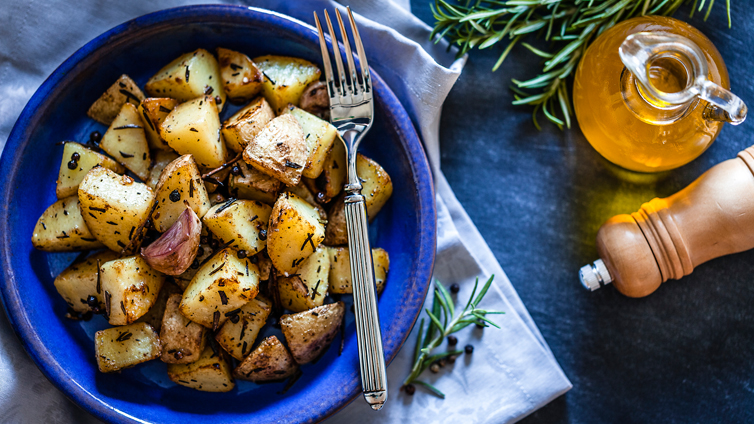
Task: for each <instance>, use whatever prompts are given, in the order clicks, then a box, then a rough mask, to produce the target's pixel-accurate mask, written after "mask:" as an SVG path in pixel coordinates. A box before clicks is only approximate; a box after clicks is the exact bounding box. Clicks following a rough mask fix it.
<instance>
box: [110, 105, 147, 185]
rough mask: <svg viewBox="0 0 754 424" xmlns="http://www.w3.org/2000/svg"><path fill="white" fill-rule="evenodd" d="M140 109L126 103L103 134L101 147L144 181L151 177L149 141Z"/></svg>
mask: <svg viewBox="0 0 754 424" xmlns="http://www.w3.org/2000/svg"><path fill="white" fill-rule="evenodd" d="M141 121H142V118H141V116H140V115H139V110H138V109H136V106H134V105H132V104H131V103H126V104H124V105H123V108H122V109H121V110H120V113H119V114H118V116H116V117H115V120H114V121H113V123H112V124H110V128H108V129H107V132H106V133H105V135H103V136H102V141H101V142H100V147H102V150H104V151H106V152H107V153H108V154H109V155H110V156H112V157H113V158H115V160H117V161H118V162H120V163H122V164H123V165H124V166H125V167H126V168H128V170H129V171H131V172H133V173H134V174H136V175H137V176H138V177H139V178H141V179H142V181H145V180H146V179H147V178H149V166H150V165H151V164H152V158H151V156H150V155H149V143H147V136H146V134H145V133H144V124H143V123H142V122H141Z"/></svg>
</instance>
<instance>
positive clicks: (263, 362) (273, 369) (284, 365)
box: [233, 336, 298, 383]
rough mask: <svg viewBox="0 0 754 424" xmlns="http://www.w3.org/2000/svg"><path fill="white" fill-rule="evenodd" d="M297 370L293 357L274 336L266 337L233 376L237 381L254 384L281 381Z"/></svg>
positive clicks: (234, 371)
mask: <svg viewBox="0 0 754 424" xmlns="http://www.w3.org/2000/svg"><path fill="white" fill-rule="evenodd" d="M297 369H298V364H296V361H295V360H294V359H293V355H291V353H290V352H288V349H286V348H285V346H283V344H282V343H280V340H278V338H277V337H275V336H270V337H267V338H266V339H264V340H263V341H262V343H260V344H259V346H257V348H256V349H254V351H252V352H251V354H249V356H247V357H246V359H244V360H243V362H241V363H240V364H238V366H237V367H236V369H234V370H233V376H234V377H235V378H237V379H239V380H249V381H253V382H255V383H262V382H266V381H276V380H282V379H284V378H288V377H290V376H292V375H293V374H294V373H295V372H296V370H297Z"/></svg>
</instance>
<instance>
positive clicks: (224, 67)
mask: <svg viewBox="0 0 754 424" xmlns="http://www.w3.org/2000/svg"><path fill="white" fill-rule="evenodd" d="M217 61H218V62H220V78H221V79H222V82H223V90H225V94H227V95H228V100H230V101H231V102H233V103H243V102H246V101H248V100H249V99H251V98H252V97H254V96H256V95H257V94H259V92H260V91H262V81H264V76H263V75H262V72H260V71H259V69H257V65H255V64H254V62H252V61H251V59H249V56H246V55H245V54H243V53H239V52H236V51H233V50H228V49H223V48H222V47H218V48H217Z"/></svg>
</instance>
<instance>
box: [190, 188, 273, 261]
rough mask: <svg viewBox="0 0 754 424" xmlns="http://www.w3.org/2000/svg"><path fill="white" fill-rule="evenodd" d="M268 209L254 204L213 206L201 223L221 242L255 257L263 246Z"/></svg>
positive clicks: (233, 202) (235, 203)
mask: <svg viewBox="0 0 754 424" xmlns="http://www.w3.org/2000/svg"><path fill="white" fill-rule="evenodd" d="M270 212H272V208H271V207H270V206H269V205H265V204H264V203H262V202H259V201H256V200H235V201H232V200H229V201H228V202H225V203H220V204H217V205H215V206H213V207H212V208H211V209H210V210H209V211H208V212H207V214H206V215H204V218H203V219H202V222H203V223H204V225H206V226H207V229H209V230H210V231H212V234H214V235H216V236H217V237H219V238H220V239H221V240H222V241H223V242H230V241H231V240H233V244H231V246H232V247H233V248H234V249H236V250H239V251H240V250H243V251H245V252H246V254H247V255H249V256H251V255H255V254H256V253H257V252H259V251H261V250H263V249H264V248H265V247H266V246H267V236H266V233H267V223H268V222H269V220H270Z"/></svg>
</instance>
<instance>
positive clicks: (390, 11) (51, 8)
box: [0, 0, 571, 424]
mask: <svg viewBox="0 0 754 424" xmlns="http://www.w3.org/2000/svg"><path fill="white" fill-rule="evenodd" d="M192 3H194V2H191V1H181V0H166V1H149V0H130V1H128V2H116V1H108V2H102V1H100V0H79V1H76V2H75V6H74V4H72V3H69V2H67V1H64V0H48V1H45V2H44V4H43V5H42V4H38V3H37V1H35V0H5V1H4V2H3V13H2V14H1V15H0V143H2V145H0V147H2V146H3V145H4V144H5V141H6V140H7V137H8V134H9V132H10V129H11V128H12V126H13V124H14V122H15V120H16V118H17V117H18V115H19V114H20V113H21V110H22V109H23V107H24V105H25V104H26V102H27V101H28V99H29V98H30V97H31V95H32V94H33V93H34V91H35V90H36V89H37V87H38V86H39V85H40V84H41V83H42V81H43V80H44V79H45V78H46V77H47V75H49V74H50V73H51V72H52V71H53V70H54V69H55V68H56V67H57V66H58V65H59V64H60V63H61V62H62V61H63V60H65V58H67V57H68V56H69V55H70V54H72V53H73V52H74V51H75V50H76V49H78V48H79V47H81V46H82V45H84V44H85V43H86V42H88V41H89V40H91V39H92V38H94V37H95V36H97V35H99V34H100V33H102V32H104V31H106V30H108V29H109V28H111V27H113V26H115V25H117V24H120V23H122V22H124V21H126V20H129V19H132V18H135V17H137V16H140V15H142V14H145V13H149V12H152V11H155V10H159V9H164V8H168V7H174V6H180V5H186V4H192ZM203 3H207V1H204V2H203ZM243 4H246V5H249V6H255V7H262V8H267V9H271V10H275V11H277V12H280V13H284V14H286V15H290V16H292V17H294V18H297V19H300V20H302V21H304V22H307V23H310V24H311V23H312V20H313V18H312V11H314V10H317V11H321V10H323V9H324V8H328V9H329V10H332V9H333V8H334V7H340V8H342V6H340V5H338V4H337V3H335V2H333V1H330V0H302V1H293V0H251V1H244V2H243ZM348 4H349V5H350V6H351V8H352V10H354V11H355V12H357V17H356V18H357V21H358V24H359V29H360V32H361V35H362V39H363V41H364V44H365V49H366V51H367V52H368V54H369V59H370V60H369V64H370V65H371V66H372V67H373V68H375V69H376V70H377V72H378V73H379V74H380V75H381V76H382V77H383V79H384V80H385V81H386V82H387V83H388V85H389V86H390V87H391V88H392V90H393V91H394V92H395V94H396V95H397V96H398V97H399V98H400V100H401V102H402V103H403V105H404V107H405V108H406V110H407V111H408V113H409V115H410V116H411V118H412V120H413V122H414V124H415V125H416V128H417V131H418V132H419V133H420V135H421V138H422V140H423V142H424V145H425V150H426V152H427V156H428V158H429V160H430V163H431V165H432V168H433V170H434V173H435V189H436V194H437V219H438V239H437V259H436V263H435V271H434V274H435V278H436V279H437V280H438V281H442V283H443V284H446V285H449V284H451V283H458V284H459V285H460V286H461V292H460V293H459V294H458V298H459V299H463V300H465V299H466V298H467V297H468V295H469V293H470V291H471V288H472V287H473V283H474V280H475V278H477V277H479V278H480V280H486V279H487V278H488V277H489V276H490V275H491V274H494V275H495V281H494V283H493V288H492V289H491V290H490V292H489V293H488V294H487V296H486V298H485V301H484V303H483V306H484V307H485V308H486V309H489V310H501V311H505V315H496V316H494V317H493V319H494V321H495V322H496V323H498V324H499V325H500V327H501V329H499V330H498V329H494V328H488V329H484V330H481V329H477V328H475V327H473V326H472V327H469V328H467V329H466V330H464V331H462V332H461V333H460V334H458V338H459V346H464V345H465V344H467V343H471V344H473V345H474V347H475V351H474V354H473V355H465V356H463V357H461V358H459V359H458V361H456V363H455V364H454V365H453V366H446V367H445V368H443V369H442V370H441V371H440V373H438V374H431V373H427V375H426V376H422V378H424V379H426V380H427V381H429V382H431V383H432V384H435V385H436V386H437V387H438V388H439V389H440V390H442V391H443V392H445V394H446V395H447V396H446V399H439V398H437V397H435V396H433V395H431V394H428V393H425V392H424V391H423V390H422V389H421V388H420V389H419V390H417V394H415V395H414V396H408V395H406V394H405V393H402V392H399V390H398V389H399V387H400V386H401V384H402V381H403V379H404V378H405V377H406V376H407V375H408V373H409V370H410V368H411V365H412V364H411V362H412V354H413V345H414V342H415V337H416V332H417V328H414V330H413V333H412V336H411V337H409V339H408V341H407V343H406V346H404V348H403V349H402V350H401V351H400V352H399V354H398V356H397V357H396V359H395V360H394V361H393V363H392V364H391V365H390V367H389V368H388V381H389V387H390V399H389V401H388V403H387V404H386V406H385V408H384V409H383V410H382V411H380V412H373V411H371V409H370V408H369V407H368V406H367V404H366V403H365V402H363V401H362V399H360V398H359V399H357V400H356V401H355V402H353V403H352V404H350V405H348V406H347V407H346V408H345V409H343V410H342V411H341V412H339V413H338V414H336V415H335V416H334V417H332V418H331V419H330V420H329V421H328V422H334V423H341V422H342V423H353V422H356V421H357V420H358V421H359V422H361V423H363V424H368V423H377V422H399V421H404V420H411V421H412V422H422V423H430V422H437V423H446V422H447V423H450V422H453V423H458V422H462V423H467V422H474V423H504V422H515V421H518V420H520V419H521V418H523V417H525V416H526V415H528V414H530V413H531V412H533V411H535V410H536V409H538V408H540V407H542V406H543V405H545V404H547V403H548V402H550V401H551V400H552V399H554V398H555V397H557V396H559V395H561V394H562V393H565V392H566V391H568V390H569V389H570V388H571V383H570V382H569V381H568V379H567V378H566V376H565V375H564V374H563V372H562V370H561V369H560V367H559V366H558V364H557V362H556V360H555V358H554V357H553V355H552V352H551V351H550V349H549V348H548V346H547V344H546V342H545V340H544V338H543V337H542V335H541V334H540V332H539V330H538V329H537V327H536V325H535V324H534V321H533V320H532V318H531V316H530V315H529V313H528V312H527V311H526V308H525V307H524V305H523V303H522V302H521V300H520V299H519V297H518V295H517V294H516V292H515V290H514V288H513V286H512V285H511V283H510V281H509V280H508V279H507V277H506V276H505V273H504V272H503V270H502V268H501V267H500V264H499V263H498V262H497V260H496V259H495V257H494V255H493V254H492V252H491V250H490V249H489V247H488V246H487V244H486V243H485V242H484V239H483V238H482V236H481V235H480V234H479V231H478V230H477V228H476V227H475V226H474V224H473V222H472V221H471V219H470V218H469V217H468V215H467V214H466V212H465V211H464V209H463V207H462V206H461V204H460V203H459V202H458V200H457V199H456V197H455V195H454V194H453V190H452V189H451V187H450V186H449V185H448V182H447V181H446V179H445V177H444V176H443V174H442V171H441V170H440V142H439V124H440V113H441V110H442V104H443V102H444V100H445V98H446V96H447V94H448V92H449V91H450V89H451V88H452V86H453V84H454V83H455V81H456V79H457V78H458V76H459V75H460V73H461V70H462V68H463V65H464V63H465V58H463V59H459V60H456V59H455V58H454V57H453V53H452V51H451V52H448V51H447V44H444V42H441V43H438V44H435V43H433V42H432V41H431V40H430V39H429V33H430V29H429V27H428V26H427V25H426V24H424V23H423V22H422V21H420V20H419V19H418V18H416V17H415V16H413V15H412V14H411V12H410V5H409V1H408V0H351V1H350V2H349V3H348ZM428 298H429V299H430V300H431V295H430V296H428ZM0 321H4V323H3V324H0V380H2V381H3V382H4V384H2V385H0V422H8V423H11V422H12V423H39V422H45V423H84V422H97V421H96V420H95V419H94V418H92V417H90V416H88V415H87V414H86V413H85V412H83V411H81V410H80V409H78V408H76V407H75V406H73V404H71V403H70V402H69V401H68V400H67V399H66V398H65V397H64V396H63V394H62V393H60V392H58V391H57V390H55V389H54V387H53V386H52V385H51V384H50V383H49V382H48V381H47V380H45V378H44V377H43V375H42V374H41V372H39V370H37V369H36V367H35V366H34V364H33V363H32V361H31V360H30V359H29V358H28V356H27V355H25V353H24V352H23V350H22V348H21V345H20V343H19V342H18V341H17V340H16V338H15V337H14V335H13V332H12V330H11V329H10V327H9V325H8V324H7V320H5V318H4V317H3V318H0Z"/></svg>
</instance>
